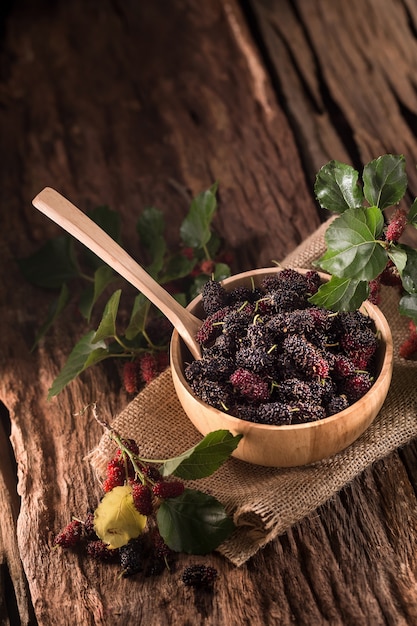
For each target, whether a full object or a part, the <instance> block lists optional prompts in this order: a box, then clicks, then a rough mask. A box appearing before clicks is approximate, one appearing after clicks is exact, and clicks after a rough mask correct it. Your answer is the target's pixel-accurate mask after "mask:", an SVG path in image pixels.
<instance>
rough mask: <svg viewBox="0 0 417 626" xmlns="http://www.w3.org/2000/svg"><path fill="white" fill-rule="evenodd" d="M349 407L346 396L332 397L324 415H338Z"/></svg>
mask: <svg viewBox="0 0 417 626" xmlns="http://www.w3.org/2000/svg"><path fill="white" fill-rule="evenodd" d="M348 406H349V401H348V399H347V397H346V396H344V395H340V396H332V398H330V400H329V402H328V403H327V405H326V413H327V415H334V414H335V413H340V411H344V410H345V409H347V408H348Z"/></svg>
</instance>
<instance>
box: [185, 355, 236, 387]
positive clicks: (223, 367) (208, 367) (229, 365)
mask: <svg viewBox="0 0 417 626" xmlns="http://www.w3.org/2000/svg"><path fill="white" fill-rule="evenodd" d="M234 369H235V366H234V362H233V360H232V359H231V358H227V357H224V356H217V357H212V358H210V357H208V356H206V355H204V356H203V358H202V359H199V360H197V361H192V362H191V363H190V364H189V365H187V367H186V368H185V370H184V374H185V378H186V379H187V380H189V381H192V380H195V379H196V378H205V379H208V380H217V381H225V380H227V379H228V378H229V376H230V374H231V373H232V372H233V370H234Z"/></svg>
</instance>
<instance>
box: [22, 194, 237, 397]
mask: <svg viewBox="0 0 417 626" xmlns="http://www.w3.org/2000/svg"><path fill="white" fill-rule="evenodd" d="M216 192H217V183H216V184H214V185H212V186H211V187H210V188H209V189H207V190H206V191H203V192H202V193H200V194H198V195H197V196H196V198H194V199H193V200H192V202H191V205H190V207H189V210H188V212H187V213H186V215H185V217H184V220H183V222H182V224H181V226H180V232H179V242H178V250H176V251H174V252H172V251H169V250H168V246H167V243H166V239H165V227H166V224H165V219H164V214H163V213H162V212H161V211H160V210H158V209H156V208H155V207H147V208H145V209H144V211H143V212H142V213H141V215H140V216H139V218H138V221H137V233H138V237H139V245H140V249H141V251H142V252H143V254H144V256H145V266H146V270H147V271H148V272H149V273H150V274H151V275H152V276H153V277H154V278H155V280H157V281H158V282H159V283H160V284H161V285H164V286H166V288H167V289H168V290H170V291H172V292H173V293H174V295H175V298H176V299H177V300H178V301H179V302H180V303H181V304H183V305H184V306H185V305H186V304H187V303H188V302H190V301H191V300H192V298H194V297H195V296H196V295H197V294H198V293H199V291H200V290H201V287H202V286H203V284H204V283H205V282H206V281H207V280H209V278H211V276H212V275H213V276H214V277H215V278H216V279H218V280H220V279H223V278H226V277H227V276H230V268H229V266H228V265H226V264H225V263H223V262H222V260H221V255H220V252H219V251H220V249H221V239H220V238H219V237H218V235H217V234H216V233H215V232H214V230H213V218H214V216H215V213H216V209H217V201H216ZM90 217H91V218H92V219H93V220H94V221H95V222H96V223H97V224H99V226H101V228H103V230H105V231H106V232H107V233H108V234H109V235H110V236H111V237H112V238H113V239H115V240H116V241H118V242H119V243H120V244H122V242H121V237H120V233H121V224H120V216H119V215H118V214H117V213H116V212H115V211H112V210H111V209H109V208H108V207H107V206H102V207H97V208H95V209H94V210H93V211H92V213H91V214H90ZM19 266H20V269H21V272H22V274H23V275H24V276H25V278H26V279H27V280H28V281H29V282H30V283H32V284H33V285H36V286H38V287H42V288H45V289H50V290H53V291H55V292H58V293H57V295H56V296H55V299H54V300H53V302H52V304H51V306H50V309H49V311H48V315H47V319H46V320H45V322H44V323H43V324H42V326H41V327H40V329H39V331H38V333H37V335H36V339H35V346H36V344H37V343H38V342H39V340H40V339H41V338H42V337H43V336H44V335H45V334H46V333H47V332H48V331H49V330H50V328H51V327H52V325H53V324H54V323H55V322H56V320H57V319H58V317H59V316H60V315H61V314H62V312H63V311H64V310H65V308H66V306H67V304H68V303H69V302H70V301H72V302H74V300H76V302H77V304H78V309H79V311H80V313H81V315H82V317H83V318H84V319H85V320H86V323H87V324H89V325H90V327H91V326H92V324H93V322H92V320H93V319H96V320H97V318H98V319H99V321H98V325H97V327H96V328H94V327H93V328H92V329H91V328H90V331H89V332H88V333H87V334H86V335H84V336H83V337H82V338H81V340H80V341H79V342H78V343H77V344H76V345H75V346H74V349H73V350H72V352H71V354H70V356H69V357H68V361H67V362H66V364H65V365H64V367H63V369H62V371H61V372H60V373H59V374H58V376H57V378H56V379H55V380H54V382H53V384H52V387H51V389H50V390H49V397H52V396H55V395H57V394H58V393H60V392H61V391H62V389H64V387H65V386H66V385H67V384H68V383H70V382H71V381H72V380H74V379H75V378H76V377H77V376H79V374H81V373H82V372H83V371H84V370H85V369H86V368H87V367H90V366H91V365H94V364H95V363H98V362H99V361H102V360H104V359H107V358H114V357H117V358H120V357H122V358H125V359H130V360H131V359H132V358H135V357H137V356H138V355H140V354H142V353H144V352H147V351H151V352H152V351H164V350H167V349H168V346H167V345H164V344H163V343H162V344H160V343H157V344H155V343H153V342H152V340H151V339H150V337H149V336H148V334H147V332H146V329H147V325H148V323H149V320H150V319H151V318H154V317H157V316H158V315H159V312H158V311H155V309H154V308H153V306H152V305H151V303H150V302H149V300H147V299H146V298H145V297H144V296H143V294H141V293H138V294H137V296H136V297H134V298H133V300H132V302H131V303H130V306H131V310H130V316H129V321H128V323H127V324H126V325H125V328H120V327H119V325H120V323H118V317H121V316H118V314H119V307H120V302H121V301H122V298H123V293H122V290H121V289H120V285H121V284H123V282H122V281H123V279H121V278H120V277H119V276H117V275H116V274H115V272H114V271H113V270H112V269H111V268H109V267H108V266H107V265H105V264H103V262H102V261H101V260H100V259H99V258H98V257H97V256H96V255H95V254H93V253H91V251H89V250H88V249H86V248H85V247H84V246H81V245H80V244H78V243H77V242H76V241H74V240H73V238H72V237H70V236H69V235H63V236H59V237H56V238H53V239H51V240H49V241H47V242H46V243H45V245H44V246H42V248H41V249H40V250H38V251H36V252H35V253H34V254H32V255H30V256H29V257H27V258H24V259H20V260H19ZM115 283H117V285H115ZM112 286H113V290H112ZM116 287H117V288H116ZM105 296H107V303H106V304H105V307H104V310H103V311H102V313H101V314H100V303H101V302H102V301H103V298H104V297H105ZM128 306H129V303H128V302H127V301H124V300H123V307H124V311H125V308H126V307H128Z"/></svg>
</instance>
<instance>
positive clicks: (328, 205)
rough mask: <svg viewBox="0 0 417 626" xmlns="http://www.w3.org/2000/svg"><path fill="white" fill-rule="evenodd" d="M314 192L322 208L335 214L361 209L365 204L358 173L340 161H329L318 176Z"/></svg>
mask: <svg viewBox="0 0 417 626" xmlns="http://www.w3.org/2000/svg"><path fill="white" fill-rule="evenodd" d="M314 192H315V194H316V198H317V200H318V202H319V204H320V206H321V207H323V208H324V209H327V210H328V211H333V212H335V213H343V212H344V211H346V209H353V208H357V207H360V206H361V205H362V202H363V195H362V191H361V188H360V187H359V186H358V172H357V171H356V170H355V169H354V168H353V167H352V166H351V165H346V164H344V163H340V162H339V161H329V163H327V164H326V165H323V167H322V168H321V169H320V171H319V172H318V174H317V176H316V182H315V185H314Z"/></svg>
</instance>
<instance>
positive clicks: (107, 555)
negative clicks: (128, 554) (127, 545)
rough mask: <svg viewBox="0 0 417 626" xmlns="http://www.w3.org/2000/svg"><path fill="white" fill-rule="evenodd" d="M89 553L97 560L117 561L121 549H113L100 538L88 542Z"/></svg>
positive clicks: (87, 549)
mask: <svg viewBox="0 0 417 626" xmlns="http://www.w3.org/2000/svg"><path fill="white" fill-rule="evenodd" d="M86 551H87V555H88V556H89V557H91V558H93V559H96V560H97V561H104V562H110V561H115V560H116V559H117V558H118V557H119V549H118V548H116V549H114V550H113V549H112V550H110V548H109V547H108V545H107V544H106V543H104V541H101V539H98V540H97V541H89V542H88V543H87V548H86Z"/></svg>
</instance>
